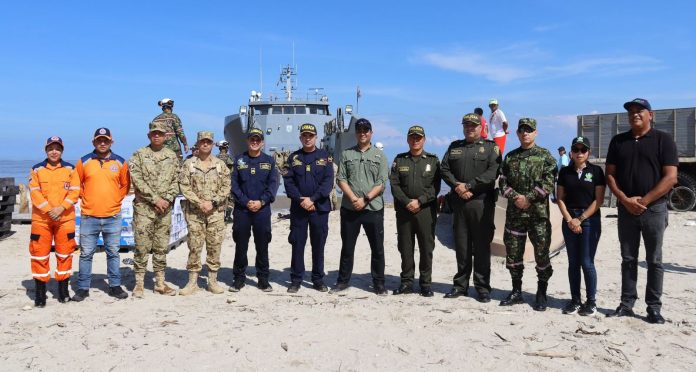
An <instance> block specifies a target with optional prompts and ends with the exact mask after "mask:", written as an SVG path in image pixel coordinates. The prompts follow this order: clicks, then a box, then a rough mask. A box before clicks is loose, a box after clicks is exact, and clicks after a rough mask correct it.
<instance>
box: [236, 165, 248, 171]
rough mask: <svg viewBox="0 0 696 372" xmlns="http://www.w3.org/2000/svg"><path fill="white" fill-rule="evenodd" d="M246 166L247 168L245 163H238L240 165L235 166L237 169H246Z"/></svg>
mask: <svg viewBox="0 0 696 372" xmlns="http://www.w3.org/2000/svg"><path fill="white" fill-rule="evenodd" d="M247 168H249V166H248V165H246V164H240V165H238V166H237V169H238V170H241V169H247Z"/></svg>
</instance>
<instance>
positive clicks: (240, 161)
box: [237, 158, 246, 166]
mask: <svg viewBox="0 0 696 372" xmlns="http://www.w3.org/2000/svg"><path fill="white" fill-rule="evenodd" d="M237 164H238V165H240V166H244V165H246V163H244V159H242V158H239V159H237Z"/></svg>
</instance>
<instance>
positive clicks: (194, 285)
mask: <svg viewBox="0 0 696 372" xmlns="http://www.w3.org/2000/svg"><path fill="white" fill-rule="evenodd" d="M197 290H198V273H197V272H193V271H190V272H189V281H188V283H186V287H184V288H182V289H181V290H179V294H180V295H182V296H188V295H190V294H194V293H196V291H197Z"/></svg>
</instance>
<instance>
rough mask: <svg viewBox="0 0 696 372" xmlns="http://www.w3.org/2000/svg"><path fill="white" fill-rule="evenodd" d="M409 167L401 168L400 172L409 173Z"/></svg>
mask: <svg viewBox="0 0 696 372" xmlns="http://www.w3.org/2000/svg"><path fill="white" fill-rule="evenodd" d="M408 170H409V167H399V172H408Z"/></svg>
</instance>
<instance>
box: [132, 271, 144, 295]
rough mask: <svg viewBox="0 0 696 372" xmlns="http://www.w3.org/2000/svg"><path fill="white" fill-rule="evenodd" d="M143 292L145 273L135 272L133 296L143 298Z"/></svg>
mask: <svg viewBox="0 0 696 372" xmlns="http://www.w3.org/2000/svg"><path fill="white" fill-rule="evenodd" d="M144 292H145V273H135V287H134V288H133V297H135V298H143V296H144Z"/></svg>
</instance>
